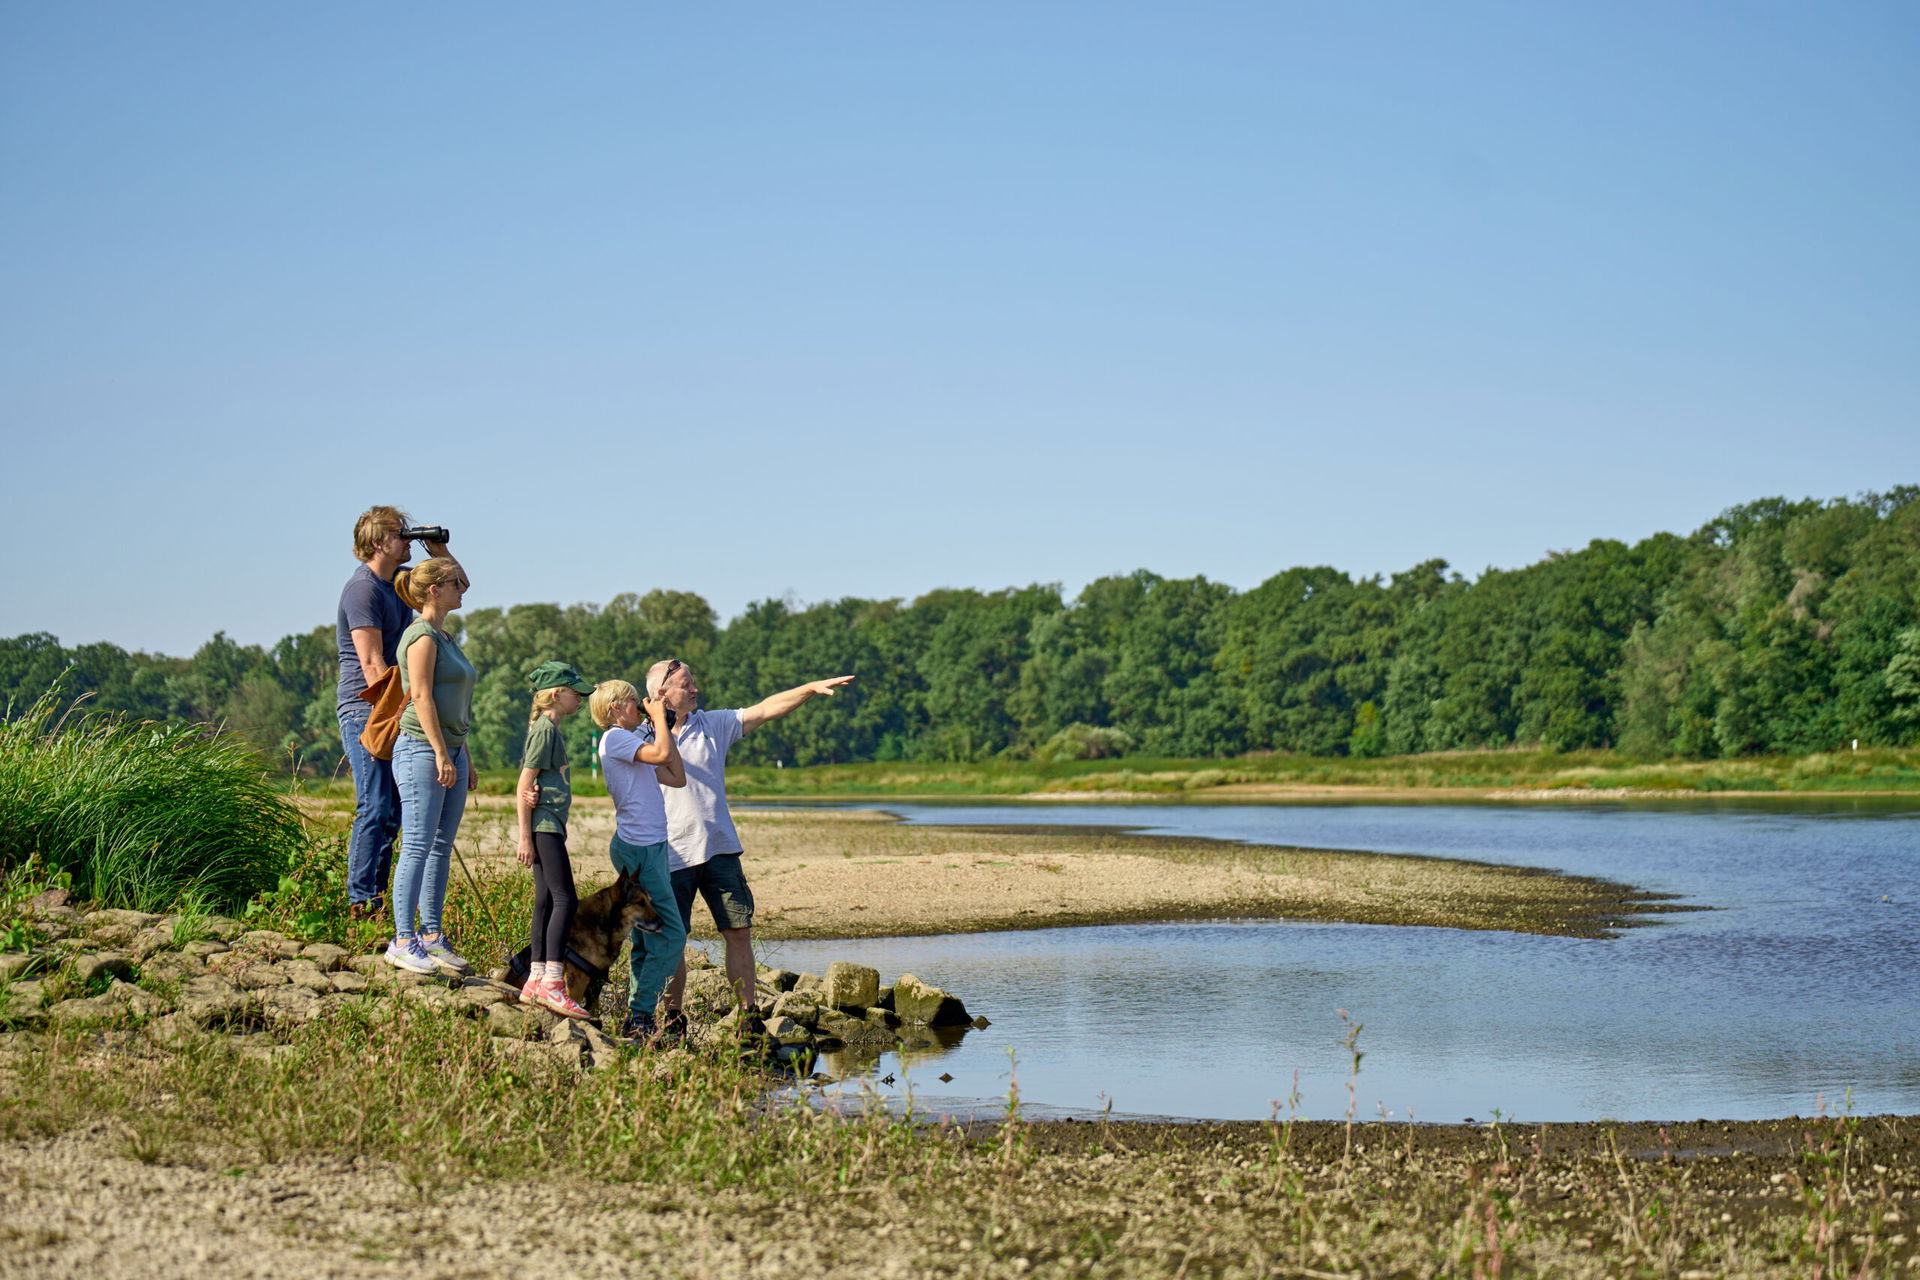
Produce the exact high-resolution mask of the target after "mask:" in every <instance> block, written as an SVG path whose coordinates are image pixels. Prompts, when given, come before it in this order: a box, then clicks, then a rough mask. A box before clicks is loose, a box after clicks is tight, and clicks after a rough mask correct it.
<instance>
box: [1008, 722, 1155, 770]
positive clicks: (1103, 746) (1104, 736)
mask: <svg viewBox="0 0 1920 1280" xmlns="http://www.w3.org/2000/svg"><path fill="white" fill-rule="evenodd" d="M1131 750H1133V738H1132V736H1131V735H1130V734H1128V733H1127V731H1126V730H1124V729H1108V728H1102V727H1100V726H1098V725H1091V724H1070V725H1068V726H1067V727H1066V728H1064V729H1062V730H1061V731H1060V732H1058V733H1056V734H1054V735H1053V736H1052V737H1051V738H1048V739H1047V740H1046V742H1045V744H1044V745H1042V746H1041V747H1040V748H1039V749H1038V750H1037V751H1035V752H1034V753H1033V758H1034V759H1035V760H1040V761H1048V762H1050V761H1055V760H1115V759H1118V758H1119V757H1121V756H1124V755H1126V754H1127V753H1128V752H1129V751H1131Z"/></svg>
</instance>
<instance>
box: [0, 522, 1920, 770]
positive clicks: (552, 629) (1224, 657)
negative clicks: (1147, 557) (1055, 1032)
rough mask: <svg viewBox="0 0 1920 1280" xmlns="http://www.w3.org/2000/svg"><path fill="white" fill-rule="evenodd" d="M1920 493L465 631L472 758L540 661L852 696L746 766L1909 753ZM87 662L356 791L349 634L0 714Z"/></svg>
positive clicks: (529, 612)
mask: <svg viewBox="0 0 1920 1280" xmlns="http://www.w3.org/2000/svg"><path fill="white" fill-rule="evenodd" d="M1916 496H1920V489H1915V488H1913V487H1911V486H1902V487H1900V488H1896V489H1893V490H1891V491H1889V492H1887V493H1884V494H1873V493H1869V494H1864V495H1861V496H1860V497H1858V498H1855V499H1852V500H1848V499H1835V500H1832V501H1826V502H1821V501H1815V500H1811V499H1806V500H1800V501H1788V500H1786V499H1784V498H1768V499H1763V500H1761V501H1758V502H1751V503H1747V504H1745V505H1742V506H1738V507H1734V508H1731V509H1729V510H1728V511H1726V512H1723V513H1722V514H1721V515H1719V516H1717V517H1715V518H1714V519H1713V520H1711V521H1709V522H1708V523H1707V524H1706V525H1704V526H1703V527H1701V528H1700V529H1698V530H1696V531H1695V532H1694V533H1692V534H1690V535H1687V536H1684V537H1683V536H1678V535H1675V534H1670V533H1661V534H1656V535H1654V536H1653V537H1650V538H1648V539H1646V540H1644V541H1642V542H1640V543H1637V544H1634V545H1631V546H1629V545H1627V544H1625V543H1621V542H1613V541H1604V540H1603V541H1595V542H1592V543H1590V544H1589V545H1587V546H1586V547H1584V548H1582V549H1579V550H1570V551H1559V552H1552V553H1549V554H1548V555H1547V556H1546V557H1545V558H1543V559H1542V560H1541V561H1540V562H1539V563H1537V564H1533V565H1529V566H1527V567H1525V568H1521V569H1513V570H1488V571H1487V572H1485V573H1484V574H1482V575H1481V576H1480V577H1479V578H1478V579H1477V580H1474V581H1468V580H1466V579H1465V578H1463V577H1461V576H1460V575H1459V574H1456V573H1451V572H1450V571H1449V570H1448V567H1447V565H1446V563H1445V562H1444V561H1440V560H1429V561H1426V562H1424V563H1421V564H1418V565H1415V566H1414V567H1413V568H1410V569H1408V570H1406V571H1405V572H1403V573H1398V574H1394V575H1393V576H1392V577H1391V578H1389V579H1386V580H1384V581H1383V580H1382V579H1380V578H1378V577H1373V578H1353V577H1350V576H1349V575H1347V574H1345V573H1342V572H1341V571H1339V570H1337V569H1332V568H1328V567H1325V566H1320V567H1303V568H1290V569H1285V570H1283V571H1281V572H1279V573H1276V574H1275V575H1274V576H1272V577H1271V578H1269V579H1267V580H1266V581H1265V582H1262V583H1260V584H1259V585H1258V586H1255V587H1253V588H1252V589H1251V590H1248V591H1244V592H1236V591H1235V590H1233V589H1232V588H1230V587H1227V586H1225V585H1223V584H1220V583H1216V582H1210V581H1208V580H1207V579H1206V578H1204V577H1194V578H1186V579H1168V578H1162V577H1160V576H1159V575H1157V574H1154V573H1150V572H1147V571H1146V570H1139V571H1136V572H1134V573H1131V574H1125V575H1117V576H1113V577H1107V578H1101V579H1098V580H1096V581H1094V582H1090V583H1088V584H1087V586H1086V587H1085V588H1084V589H1083V590H1082V591H1081V592H1080V593H1079V595H1078V596H1076V597H1075V598H1073V599H1072V600H1065V599H1063V598H1062V597H1061V594H1060V591H1059V589H1058V588H1057V587H1055V586H1050V585H1044V584H1035V585H1031V586H1027V587H1020V588H1011V587H1010V588H1007V589H1004V590H1000V591H976V590H969V589H942V590H938V591H931V592H929V593H927V594H926V595H923V596H921V597H919V598H918V599H915V600H912V601H901V600H859V599H847V600H836V601H829V602H825V603H820V604H814V605H810V606H805V607H802V606H798V605H795V604H792V603H789V602H786V601H781V600H767V601H761V602H759V603H757V604H754V605H752V606H750V607H749V608H748V609H747V610H746V611H745V612H744V613H743V614H742V615H741V616H740V617H738V618H736V619H734V620H733V621H732V623H730V624H729V625H728V626H727V627H726V628H724V629H721V628H718V627H716V625H715V619H714V616H713V612H712V610H711V609H710V608H709V607H708V606H707V604H706V602H705V601H703V600H701V599H700V598H699V597H698V596H695V595H692V594H690V593H686V592H674V591H651V592H648V593H647V594H645V595H636V594H633V593H623V594H620V595H616V596H614V597H613V599H612V600H610V601H608V603H607V604H605V605H604V606H597V605H591V604H575V605H567V606H561V605H558V604H523V605H516V606H513V607H512V608H508V609H480V610H475V611H474V612H473V613H472V614H471V615H467V616H466V617H465V619H464V623H465V638H464V644H465V647H466V649H467V653H468V655H469V656H470V657H471V658H472V659H473V660H474V662H475V665H476V666H477V667H478V668H479V670H480V681H479V686H478V688H477V690H476V692H475V700H474V725H473V733H472V738H471V744H472V747H473V754H474V759H475V762H476V763H477V764H478V765H479V766H480V767H482V768H485V769H490V770H511V769H513V768H514V767H516V766H517V764H518V762H519V755H520V748H521V743H522V742H523V740H524V738H525V734H526V724H527V711H528V706H529V700H530V695H529V692H528V690H527V689H526V687H525V683H524V679H523V677H524V673H525V672H526V670H527V669H528V668H530V667H532V666H533V665H535V664H536V663H538V662H540V661H542V660H544V659H547V658H554V657H559V658H564V659H566V660H568V661H571V662H573V663H574V664H575V665H577V666H578V667H579V668H580V669H581V671H582V672H584V673H585V674H586V675H587V676H588V677H589V678H591V679H595V680H600V679H606V678H608V677H612V676H619V677H623V678H626V679H629V680H632V681H634V682H636V683H638V682H639V680H640V679H641V677H642V675H643V673H644V672H645V670H646V668H647V666H648V665H649V664H651V663H652V662H654V661H656V660H658V659H659V658H662V657H668V656H672V657H679V658H682V659H684V660H685V661H687V662H689V663H691V664H692V665H693V666H694V667H695V669H696V670H697V672H698V675H699V679H700V681H701V684H702V689H703V695H704V700H705V702H706V704H707V705H708V706H711V707H745V706H751V705H753V704H754V703H756V702H758V701H759V700H760V699H762V698H764V697H766V696H768V695H769V694H772V693H776V692H778V691H780V690H783V689H788V688H792V687H793V686H795V685H797V684H800V683H802V682H804V681H808V680H813V679H818V678H820V677H823V676H828V675H835V674H843V673H851V674H853V675H855V676H857V677H858V680H857V681H856V683H855V684H853V685H852V686H850V687H848V688H846V689H844V690H842V691H841V692H840V694H839V695H838V696H836V697H835V698H834V699H833V700H832V701H831V702H830V703H828V702H826V701H824V700H822V701H821V702H817V703H815V704H813V705H811V706H809V707H807V708H806V709H804V710H802V711H800V712H799V713H797V714H795V715H791V716H788V717H785V718H783V719H780V720H775V721H771V722H769V723H767V724H766V725H764V726H763V727H762V728H760V729H759V730H757V731H756V732H755V733H754V734H753V735H752V736H751V737H749V738H747V739H746V740H745V741H744V742H742V743H741V744H740V746H739V747H738V748H737V749H736V754H735V757H734V758H735V760H736V761H737V762H738V763H739V764H741V765H751V764H768V765H771V764H776V763H779V764H785V765H788V766H792V765H821V764H841V763H849V762H855V761H898V762H909V763H921V764H932V763H961V762H981V761H987V760H995V759H1008V760H1015V759H1021V758H1029V757H1034V758H1040V759H1042V760H1055V759H1058V760H1063V761H1064V760H1066V759H1068V754H1065V753H1075V752H1080V751H1083V750H1088V749H1092V750H1096V751H1097V753H1098V754H1099V755H1104V754H1111V753H1110V751H1109V750H1108V748H1106V747H1104V746H1102V747H1098V748H1090V747H1089V743H1091V741H1092V740H1091V739H1087V738H1086V737H1085V735H1084V733H1082V732H1081V730H1079V729H1076V728H1075V726H1085V727H1087V728H1089V729H1100V730H1110V731H1113V732H1115V733H1118V734H1120V735H1124V737H1125V739H1126V740H1127V741H1128V742H1129V743H1131V744H1132V745H1131V747H1129V748H1128V749H1130V750H1138V751H1141V752H1143V753H1145V754H1147V755H1149V756H1178V757H1187V758H1192V757H1214V758H1221V757H1230V756H1235V755H1239V754H1242V753H1246V752H1264V751H1279V752H1292V753H1300V754H1304V755H1308V756H1313V757H1329V756H1338V755H1342V754H1346V753H1352V754H1353V755H1355V756H1358V757H1360V758H1369V759H1370V758H1377V757H1383V756H1402V755H1411V754H1419V753H1431V752H1443V751H1482V750H1488V749H1506V748H1510V747H1516V746H1524V747H1536V746H1537V747H1543V748H1546V749H1548V750H1551V751H1557V752H1577V751H1581V750H1584V749H1587V748H1596V747H1614V748H1618V749H1619V750H1621V751H1623V752H1625V753H1627V754H1628V755H1631V756H1634V757H1638V758H1642V759H1646V760H1659V759H1669V758H1676V757H1677V758H1694V759H1700V758H1715V759H1729V758H1737V757H1744V756H1750V755H1767V754H1804V753H1808V752H1822V751H1829V750H1833V749H1835V748H1837V747H1839V746H1841V745H1843V744H1845V745H1849V746H1850V745H1851V744H1852V742H1853V741H1854V740H1856V739H1857V740H1859V741H1860V743H1861V744H1862V745H1865V746H1870V747H1885V746H1899V745H1904V744H1907V743H1911V742H1913V741H1914V740H1915V738H1916V736H1917V735H1920V572H1916V569H1920V503H1916V502H1915V501H1914V499H1915V497H1916ZM69 670H70V672H71V674H70V676H69V679H70V681H71V684H70V686H69V687H70V688H72V689H73V690H74V691H75V692H76V693H79V692H85V693H90V694H92V695H93V703H92V705H94V706H98V707H103V708H106V709H110V710H115V711H121V712H125V713H127V714H129V715H131V716H134V717H136V718H147V719H181V720H193V721H200V722H205V723H212V724H221V725H224V726H225V727H226V728H227V729H228V730H230V731H231V732H232V733H233V734H235V735H237V736H238V737H239V738H241V739H243V740H244V741H246V742H248V743H250V744H252V746H253V748H254V750H256V751H257V752H259V753H260V754H261V755H262V756H263V757H266V758H269V759H271V760H272V761H274V762H275V763H276V764H278V765H281V766H283V767H291V768H292V769H294V770H295V771H296V772H298V773H302V774H305V775H307V776H310V777H316V778H325V777H328V776H331V775H333V774H334V773H336V772H337V770H338V768H339V765H340V761H341V752H340V744H339V738H338V729H337V726H336V723H335V718H334V677H335V657H334V650H333V635H332V631H331V629H330V628H325V627H321V628H316V629H315V630H314V631H312V632H310V633H307V634H305V635H301V636H290V637H288V638H287V639H285V640H282V641H281V642H280V643H279V644H278V645H275V646H274V647H273V648H272V649H271V650H264V649H261V648H258V647H254V646H242V645H238V644H236V643H234V642H233V641H231V640H229V639H228V638H227V637H226V636H224V635H218V634H217V635H215V636H214V637H213V638H212V639H211V640H209V641H208V642H207V643H206V644H205V645H204V646H202V647H201V649H200V651H199V652H197V653H195V654H194V655H193V657H192V658H188V659H179V658H162V657H156V656H153V655H148V654H128V653H126V652H124V651H122V650H120V649H117V648H115V647H114V646H112V645H87V646H83V647H81V648H78V649H71V650H69V649H64V648H62V647H61V646H60V645H59V643H58V641H56V640H55V639H54V638H53V637H52V636H48V635H44V634H31V635H24V636H19V637H15V638H14V639H12V640H3V641H0V697H5V698H7V699H9V700H10V701H11V702H12V703H13V704H14V705H15V710H14V711H13V712H11V713H10V714H19V704H21V703H22V702H23V700H24V701H26V702H31V700H32V699H33V698H35V697H37V696H38V693H39V691H40V690H43V689H45V688H47V687H49V685H50V684H51V682H52V681H53V680H54V679H55V678H57V677H58V676H59V675H60V673H61V672H62V671H69ZM1369 707H1370V708H1371V711H1367V710H1366V709H1367V708H1369ZM563 732H564V733H565V735H566V739H567V743H568V747H569V750H570V753H571V755H572V758H573V760H574V762H575V766H576V770H577V771H578V772H581V773H583V774H584V773H585V772H587V769H586V766H587V764H588V755H589V752H590V751H591V749H592V741H593V726H592V724H591V723H590V722H589V720H588V719H587V717H586V716H584V715H580V716H574V717H572V718H571V719H570V720H568V721H567V722H566V723H565V725H564V729H563ZM1063 734H1065V735H1066V737H1065V738H1062V736H1061V735H1063ZM1116 741H1117V739H1116ZM1085 758H1098V756H1097V755H1096V756H1090V757H1085ZM507 785H508V786H510V785H511V784H510V780H509V783H508V784H507Z"/></svg>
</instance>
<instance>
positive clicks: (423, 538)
mask: <svg viewBox="0 0 1920 1280" xmlns="http://www.w3.org/2000/svg"><path fill="white" fill-rule="evenodd" d="M400 536H401V537H403V538H405V539H407V540H408V541H410V542H440V543H444V542H446V540H447V527H446V526H445V525H443V524H423V525H416V526H414V527H413V528H410V529H402V530H401V531H400Z"/></svg>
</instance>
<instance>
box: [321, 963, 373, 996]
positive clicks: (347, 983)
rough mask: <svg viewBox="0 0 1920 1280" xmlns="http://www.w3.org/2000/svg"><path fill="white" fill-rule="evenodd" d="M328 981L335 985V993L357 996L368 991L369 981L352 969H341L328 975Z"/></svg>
mask: <svg viewBox="0 0 1920 1280" xmlns="http://www.w3.org/2000/svg"><path fill="white" fill-rule="evenodd" d="M327 981H328V982H329V983H331V984H333V989H334V990H335V991H341V992H345V993H346V994H348V995H355V994H358V993H359V992H362V991H365V990H366V989H367V980H366V979H365V978H363V977H361V976H360V975H359V974H357V973H355V972H354V971H353V970H351V969H341V970H339V971H338V972H336V973H330V974H328V975H327Z"/></svg>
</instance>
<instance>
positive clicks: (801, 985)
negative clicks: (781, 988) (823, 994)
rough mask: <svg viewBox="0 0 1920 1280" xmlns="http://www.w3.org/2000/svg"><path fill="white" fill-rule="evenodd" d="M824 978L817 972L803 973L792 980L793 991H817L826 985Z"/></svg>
mask: <svg viewBox="0 0 1920 1280" xmlns="http://www.w3.org/2000/svg"><path fill="white" fill-rule="evenodd" d="M826 981H827V980H826V979H825V978H822V977H821V976H820V975H819V974H817V973H803V974H801V975H800V976H799V977H797V978H795V979H794V980H793V986H792V987H791V988H790V990H793V991H818V990H819V989H820V988H821V987H823V986H825V985H826Z"/></svg>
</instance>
